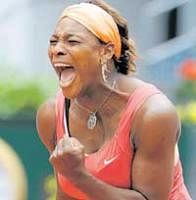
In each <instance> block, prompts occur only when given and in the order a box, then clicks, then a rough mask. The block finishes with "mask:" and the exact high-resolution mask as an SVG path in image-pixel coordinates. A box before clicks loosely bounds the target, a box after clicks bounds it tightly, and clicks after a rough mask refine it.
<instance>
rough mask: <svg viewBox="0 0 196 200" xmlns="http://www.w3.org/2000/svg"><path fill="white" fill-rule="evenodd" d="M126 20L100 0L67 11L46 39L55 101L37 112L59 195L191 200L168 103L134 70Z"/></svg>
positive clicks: (174, 116) (110, 199)
mask: <svg viewBox="0 0 196 200" xmlns="http://www.w3.org/2000/svg"><path fill="white" fill-rule="evenodd" d="M135 57H136V53H135V48H134V45H133V43H132V42H130V40H129V39H128V29H127V23H126V21H125V20H124V19H123V18H122V17H121V16H120V15H119V14H118V13H117V12H116V11H115V10H114V9H113V8H111V7H110V6H109V5H107V4H106V3H105V2H103V1H98V0H96V1H88V2H86V3H81V4H76V5H73V6H70V7H68V8H66V9H65V10H64V11H63V13H62V15H61V16H60V18H59V20H58V23H57V26H56V28H55V31H54V34H53V35H52V37H51V39H50V47H49V58H50V60H51V63H52V65H53V67H54V69H55V71H56V73H57V75H58V77H59V85H60V87H61V90H60V91H59V93H58V94H57V97H56V99H55V100H54V101H53V100H48V101H47V102H45V103H44V104H43V105H42V106H41V107H40V108H39V110H38V112H37V129H38V132H39V136H40V138H41V140H42V141H43V143H44V144H45V146H46V148H47V149H48V150H49V152H50V162H51V164H52V165H53V167H54V170H55V173H56V179H57V183H58V184H57V185H58V192H57V199H58V200H64V199H83V200H87V199H92V200H136V199H137V200H144V199H149V200H167V199H169V200H189V199H191V198H190V197H189V195H188V192H187V190H186V188H185V186H184V182H183V177H182V171H181V164H180V161H179V155H178V147H177V141H178V138H179V135H180V122H179V119H178V116H177V114H176V111H175V108H174V107H173V105H172V104H171V102H170V101H169V100H168V99H167V98H166V97H165V96H164V95H163V94H162V93H161V92H160V91H159V90H158V89H157V88H156V87H154V86H152V85H150V84H148V83H145V82H143V81H141V80H138V79H137V78H134V77H133V75H130V76H127V74H128V73H129V74H130V73H131V72H133V71H134V70H135V64H134V61H135Z"/></svg>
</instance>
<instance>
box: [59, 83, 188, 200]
mask: <svg viewBox="0 0 196 200" xmlns="http://www.w3.org/2000/svg"><path fill="white" fill-rule="evenodd" d="M155 94H161V92H160V91H159V90H158V89H157V88H156V87H154V86H153V85H150V84H146V85H145V86H142V87H139V88H137V89H135V91H134V92H133V93H132V94H131V95H130V97H129V100H128V102H127V105H126V106H125V108H124V110H123V111H122V112H121V118H120V121H119V124H118V127H117V129H116V132H115V133H114V136H113V137H112V138H111V140H109V141H108V142H106V143H105V144H104V145H103V146H102V147H101V148H100V149H99V150H98V151H97V152H95V153H92V154H88V155H87V156H86V157H85V167H86V169H87V170H88V171H89V172H90V173H91V174H92V175H93V176H95V177H97V178H98V179H100V180H102V181H104V182H106V183H108V184H110V185H113V186H116V187H120V188H126V189H130V188H131V182H132V180H131V177H132V176H131V171H132V170H131V168H132V159H133V154H134V149H133V146H132V144H131V142H130V129H131V123H132V121H133V118H134V116H135V114H136V112H137V111H138V109H139V108H140V107H141V106H142V105H143V104H144V102H145V101H146V100H147V99H148V98H149V97H151V96H152V95H155ZM64 104H65V98H64V96H63V94H62V92H59V93H58V94H57V98H56V135H57V141H59V140H60V138H61V137H63V135H64V134H68V132H67V125H66V119H65V118H66V115H65V108H64ZM174 168H175V170H174V171H175V174H174V178H173V187H172V189H171V192H170V196H169V200H191V198H190V196H189V194H188V192H187V190H186V187H185V185H184V181H183V176H182V168H181V163H180V161H178V163H177V165H176V166H174ZM57 178H58V182H59V185H60V187H61V189H62V191H63V192H65V193H66V194H67V195H69V196H70V197H72V198H75V199H77V200H88V197H87V196H86V195H85V194H84V193H83V192H81V191H80V190H79V189H78V188H76V187H75V186H74V184H72V183H71V182H70V181H69V180H67V179H66V177H64V176H62V175H61V174H59V173H58V174H57Z"/></svg>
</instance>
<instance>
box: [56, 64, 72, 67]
mask: <svg viewBox="0 0 196 200" xmlns="http://www.w3.org/2000/svg"><path fill="white" fill-rule="evenodd" d="M54 66H55V67H71V66H70V65H66V64H64V63H55V64H54Z"/></svg>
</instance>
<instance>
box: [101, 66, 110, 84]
mask: <svg viewBox="0 0 196 200" xmlns="http://www.w3.org/2000/svg"><path fill="white" fill-rule="evenodd" d="M107 67H108V66H107V63H106V62H104V63H102V64H101V71H102V77H103V80H104V82H107V79H108V78H109V74H110V70H109V69H108V68H107Z"/></svg>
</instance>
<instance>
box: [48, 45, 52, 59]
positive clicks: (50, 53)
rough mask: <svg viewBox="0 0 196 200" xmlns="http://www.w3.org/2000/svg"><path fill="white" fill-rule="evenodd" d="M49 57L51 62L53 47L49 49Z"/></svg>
mask: <svg viewBox="0 0 196 200" xmlns="http://www.w3.org/2000/svg"><path fill="white" fill-rule="evenodd" d="M48 57H49V59H50V61H51V60H52V48H51V47H48Z"/></svg>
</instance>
